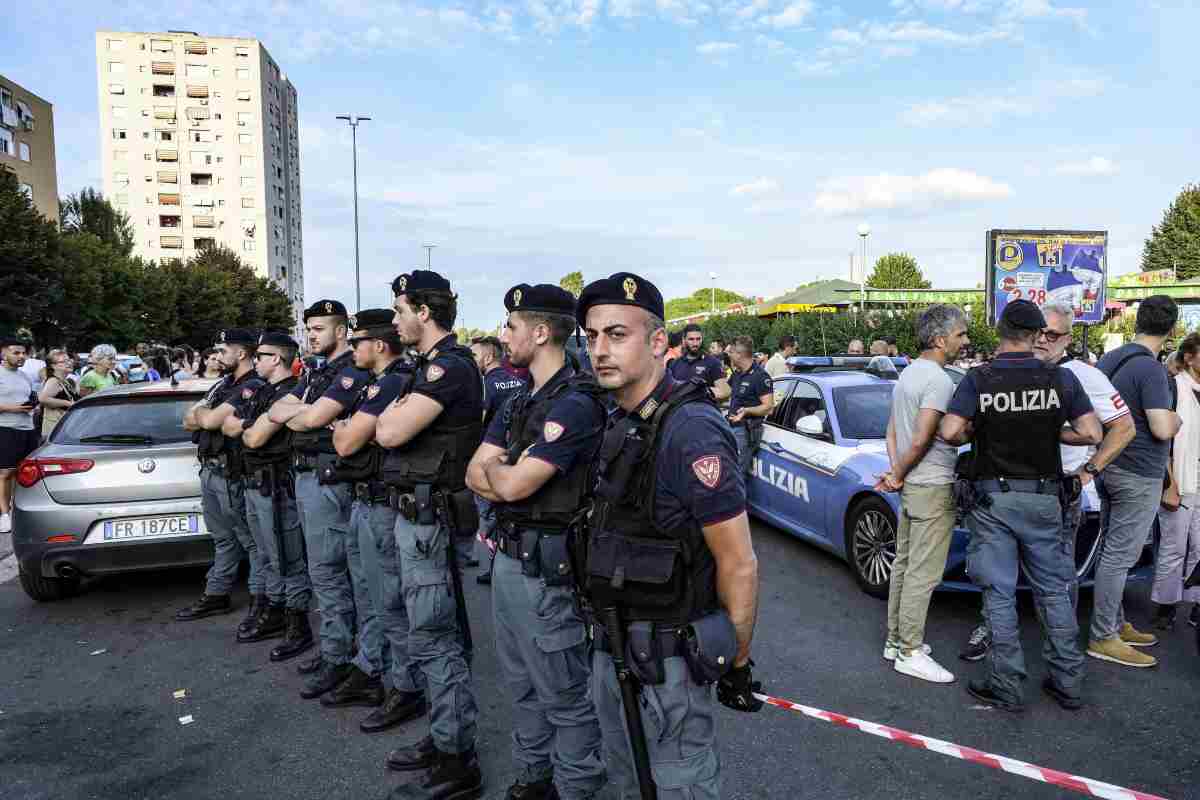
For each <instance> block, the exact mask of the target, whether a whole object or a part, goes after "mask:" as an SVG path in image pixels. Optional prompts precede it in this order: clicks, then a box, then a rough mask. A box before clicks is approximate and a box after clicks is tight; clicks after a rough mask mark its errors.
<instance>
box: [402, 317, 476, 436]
mask: <svg viewBox="0 0 1200 800" xmlns="http://www.w3.org/2000/svg"><path fill="white" fill-rule="evenodd" d="M457 341H458V339H457V338H456V337H455V335H454V334H450V335H449V336H447V337H446V338H444V339H442V340H441V341H440V342H438V343H437V344H435V345H434V346H433V349H432V350H431V351H430V352H429V354H428V355H430V356H432V358H430V359H429V361H428V363H426V364H424V365H422V366H420V367H418V368H417V374H416V376H415V378H414V380H413V388H412V393H413V394H423V395H425V396H426V397H428V398H430V399H432V400H436V401H437V402H438V403H440V404H441V406H442V413H441V414H439V415H438V416H437V418H436V419H435V420H434V421H433V423H432V424H433V425H447V426H449V427H453V428H458V427H462V426H463V425H466V424H467V423H469V422H479V421H480V420H482V419H483V389H482V387H481V386H480V385H479V367H477V366H475V362H474V361H473V360H472V359H470V358H465V359H464V358H460V357H458V356H452V355H447V354H445V353H443V352H440V351H442V350H445V349H446V348H447V347H449V346H451V345H453V344H454V343H455V342H457Z"/></svg>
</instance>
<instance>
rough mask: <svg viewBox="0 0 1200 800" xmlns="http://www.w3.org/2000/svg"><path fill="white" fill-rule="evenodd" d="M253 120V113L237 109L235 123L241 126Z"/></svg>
mask: <svg viewBox="0 0 1200 800" xmlns="http://www.w3.org/2000/svg"><path fill="white" fill-rule="evenodd" d="M253 121H254V114H252V113H250V112H249V111H239V112H238V115H237V124H238V125H240V126H241V127H243V128H244V127H246V126H247V125H249V124H250V123H251V122H253Z"/></svg>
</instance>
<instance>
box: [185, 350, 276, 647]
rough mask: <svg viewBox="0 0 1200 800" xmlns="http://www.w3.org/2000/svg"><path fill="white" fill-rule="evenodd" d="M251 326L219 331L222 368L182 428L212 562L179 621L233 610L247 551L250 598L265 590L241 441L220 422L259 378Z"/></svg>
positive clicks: (251, 616) (248, 620)
mask: <svg viewBox="0 0 1200 800" xmlns="http://www.w3.org/2000/svg"><path fill="white" fill-rule="evenodd" d="M257 343H258V337H257V335H255V333H254V332H253V331H248V330H245V329H243V328H229V329H227V330H223V331H221V333H220V334H219V335H218V336H217V344H216V348H217V352H218V355H219V357H220V359H221V370H222V371H223V372H224V373H225V377H224V378H222V379H221V380H220V381H219V382H218V383H217V384H216V385H214V386H213V387H212V389H210V390H209V392H208V395H207V396H206V397H205V398H204V399H203V400H201V401H200V402H199V403H196V404H195V405H194V406H192V407H191V408H190V409H189V410H188V412H187V414H186V415H185V416H184V419H183V427H184V428H185V429H186V430H189V431H192V441H194V442H195V443H196V457H197V458H199V459H200V486H201V490H202V492H203V493H202V495H201V505H202V507H203V509H204V524H205V527H207V529H208V532H209V534H210V535H211V536H212V538H213V548H214V553H213V564H212V567H210V568H209V570H208V575H207V577H206V579H205V585H204V593H203V594H202V595H201V596H200V599H199V600H197V601H196V602H195V603H193V604H192V605H190V606H188V607H187V608H184V609H181V610H180V611H178V612H177V613H176V614H175V618H176V619H178V620H192V619H202V618H204V617H209V616H212V615H214V614H227V613H229V612H230V611H232V610H233V606H232V605H231V604H230V602H229V592H230V591H231V590H232V589H233V583H234V580H235V579H236V578H237V570H238V564H240V563H241V560H242V556H243V555H245V556H246V557H247V558H248V560H249V562H250V577H249V580H248V582H247V583H248V588H249V590H250V596H251V597H260V596H261V595H262V594H263V588H264V587H263V575H262V569H261V567H262V564H261V554H260V553H259V552H258V548H257V546H256V545H255V543H254V538H253V536H252V535H251V534H250V529H249V527H248V526H247V525H246V500H245V488H244V486H243V484H242V459H241V453H240V449H241V443H240V442H238V441H236V440H232V439H230V438H228V437H226V436H225V435H224V434H223V433H221V425H222V424H223V423H224V422H225V420H226V419H227V418H228V417H230V416H231V415H233V413H234V411H235V410H236V409H237V405H238V403H240V402H241V401H242V393H243V392H247V391H248V392H251V393H253V391H254V389H255V388H257V387H258V386H259V385H260V384H261V383H262V380H261V379H260V378H259V377H258V375H257V373H255V371H254V347H255V345H256V344H257ZM259 610H260V608H259V605H258V604H256V603H254V602H251V604H250V608H249V612H250V613H248V614H247V615H246V617H245V618H244V619H243V620H242V621H241V623H240V624H239V625H238V634H240V635H245V633H246V632H247V631H248V630H249V629H250V628H251V627H252V624H253V622H254V620H255V619H256V618H257V616H258V613H259Z"/></svg>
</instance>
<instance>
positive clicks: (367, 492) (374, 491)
mask: <svg viewBox="0 0 1200 800" xmlns="http://www.w3.org/2000/svg"><path fill="white" fill-rule="evenodd" d="M354 497H355V499H356V500H361V501H362V502H364V503H367V504H369V505H388V506H391V505H392V491H391V487H389V486H388V485H387V484H386V483H384V482H383V481H359V482H357V483H355V484H354ZM392 507H393V508H394V507H395V506H392Z"/></svg>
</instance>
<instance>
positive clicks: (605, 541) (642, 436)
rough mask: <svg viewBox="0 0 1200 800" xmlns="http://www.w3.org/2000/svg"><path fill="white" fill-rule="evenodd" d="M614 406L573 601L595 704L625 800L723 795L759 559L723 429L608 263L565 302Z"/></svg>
mask: <svg viewBox="0 0 1200 800" xmlns="http://www.w3.org/2000/svg"><path fill="white" fill-rule="evenodd" d="M576 315H577V318H578V320H579V322H580V324H581V325H582V326H583V328H584V331H585V332H586V334H587V337H588V352H589V353H590V354H591V358H592V366H593V368H594V369H595V374H596V379H597V381H598V382H599V383H600V385H601V386H603V387H604V388H605V389H607V390H608V391H609V392H610V394H611V399H612V401H613V402H614V403H615V405H616V410H615V412H614V413H613V415H612V416H611V417H610V418H609V420H608V427H607V429H606V432H605V436H604V440H603V443H602V444H601V448H600V452H599V454H598V456H597V458H596V467H595V468H596V476H597V481H596V484H595V496H594V500H593V506H592V509H591V513H590V515H589V518H588V528H589V535H588V546H587V552H586V558H587V564H586V567H585V568H584V574H585V575H586V576H587V581H586V584H585V591H584V594H585V596H586V598H587V600H588V602H589V604H590V608H591V613H592V614H593V618H594V624H593V625H592V626H591V630H592V631H593V633H594V640H593V645H594V650H595V653H594V656H593V661H592V699H593V701H594V702H595V704H596V711H597V714H598V716H599V718H600V730H601V732H602V734H603V737H604V749H605V753H606V759H605V760H606V764H607V767H608V776H609V778H610V779H611V780H612V781H613V782H614V783H615V784H616V786H617V790H618V793H619V794H620V796H621V797H634V796H637V795H638V793H639V791H640V794H641V796H642V797H647V796H651V793H652V792H653V791H654V790H655V785H657V788H658V790H659V791H660V792H661V793H662V796H664V797H668V796H670V797H705V798H716V797H719V796H720V780H721V775H720V772H721V770H720V759H719V758H718V756H717V752H716V726H717V719H716V709H715V706H714V703H713V693H712V684H713V683H714V682H715V683H716V684H717V692H716V694H717V699H718V700H719V701H720V702H721V703H723V704H724V705H726V706H728V707H730V708H733V709H735V710H738V711H757V710H758V709H759V708H760V707H761V705H762V704H761V703H760V702H759V701H758V700H756V699H755V698H754V696H753V693H754V691H755V690H756V689H757V683H756V682H755V681H754V680H753V678H752V675H751V667H752V662H751V661H750V644H751V639H752V638H753V633H754V620H755V613H756V608H757V605H758V567H757V560H756V558H755V555H754V548H753V545H752V544H751V540H750V526H749V522H748V520H747V517H746V490H745V482H744V477H743V474H742V471H741V470H740V469H739V468H738V457H737V445H736V443H735V442H734V438H733V432H732V431H731V430H730V428H729V425H728V423H727V422H726V421H725V419H724V418H723V417H722V416H721V412H720V410H719V409H718V408H717V406H716V403H715V401H714V400H713V397H712V395H711V393H710V392H709V391H708V388H707V386H706V385H705V384H704V383H703V382H702V381H692V380H689V381H687V382H680V381H677V380H675V379H674V378H672V377H671V376H669V375H668V374H667V372H666V368H665V365H664V358H665V356H666V351H667V332H666V329H665V326H664V325H663V301H662V295H661V294H660V293H659V291H658V289H657V288H656V287H655V286H654V285H653V284H651V283H650V282H649V281H647V280H646V279H644V278H642V277H639V276H637V275H633V274H631V273H627V272H619V273H617V274H615V275H612V276H610V277H608V278H605V279H603V280H599V281H596V282H594V283H592V284H590V285H588V287H587V288H585V289H584V290H583V293H582V294H581V295H580V297H579V303H578V307H577V311H576Z"/></svg>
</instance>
